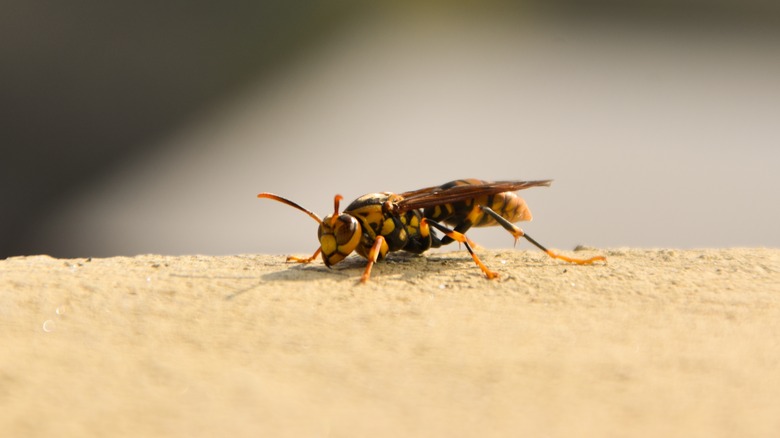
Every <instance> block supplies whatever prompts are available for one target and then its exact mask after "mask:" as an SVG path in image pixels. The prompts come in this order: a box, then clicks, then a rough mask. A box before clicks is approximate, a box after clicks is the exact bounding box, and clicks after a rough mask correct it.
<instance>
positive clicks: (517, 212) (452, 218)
mask: <svg viewBox="0 0 780 438" xmlns="http://www.w3.org/2000/svg"><path fill="white" fill-rule="evenodd" d="M483 183H484V181H480V180H476V179H462V180H457V181H452V182H449V183H447V184H444V185H443V186H442V189H446V188H449V187H454V186H460V185H477V184H483ZM479 206H487V207H490V208H491V209H492V210H493V211H495V212H496V213H498V214H499V215H501V216H502V217H503V218H504V219H506V220H508V221H509V222H520V221H530V220H531V219H532V218H533V216H532V215H531V211H530V210H529V209H528V205H527V204H526V203H525V201H524V200H523V198H521V197H519V196H517V194H515V193H514V192H503V193H498V194H495V195H481V196H476V197H474V198H472V199H466V200H463V201H458V202H452V203H448V204H443V205H437V206H435V207H431V208H427V209H425V217H427V218H429V219H433V220H435V221H438V222H444V223H446V224H448V225H453V226H456V225H460V224H463V223H470V226H475V227H489V226H493V225H496V220H495V219H493V218H492V217H491V216H490V215H488V214H485V213H483V212H482V210H481V209H480V208H479Z"/></svg>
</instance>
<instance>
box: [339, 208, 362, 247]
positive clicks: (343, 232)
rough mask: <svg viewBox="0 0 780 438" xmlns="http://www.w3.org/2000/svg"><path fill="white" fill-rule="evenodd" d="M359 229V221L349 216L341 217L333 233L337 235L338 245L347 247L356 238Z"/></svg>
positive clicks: (343, 215)
mask: <svg viewBox="0 0 780 438" xmlns="http://www.w3.org/2000/svg"><path fill="white" fill-rule="evenodd" d="M357 227H358V222H357V219H355V218H354V217H352V216H350V215H348V214H342V215H340V216H339V218H338V221H337V222H336V226H335V227H334V229H333V233H334V234H335V235H336V244H337V245H339V246H342V245H347V244H348V243H349V242H350V241H351V240H352V238H353V237H355V233H357ZM353 249H354V248H353Z"/></svg>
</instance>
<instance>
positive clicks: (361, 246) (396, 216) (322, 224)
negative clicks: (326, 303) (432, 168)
mask: <svg viewBox="0 0 780 438" xmlns="http://www.w3.org/2000/svg"><path fill="white" fill-rule="evenodd" d="M551 183H552V180H537V181H497V182H489V181H482V180H478V179H460V180H456V181H451V182H448V183H446V184H443V185H440V186H434V187H427V188H424V189H420V190H414V191H410V192H405V193H401V194H395V193H390V192H381V193H369V194H366V195H363V196H361V197H359V198H357V199H355V200H354V201H352V203H351V204H349V205H348V206H347V208H346V209H344V211H343V212H341V213H339V203H340V202H341V201H342V200H343V199H344V198H343V197H342V196H341V195H336V196H335V198H334V200H333V214H331V215H328V216H325V218H324V219H320V217H319V216H317V215H316V214H315V213H313V212H312V211H310V210H308V209H306V208H304V207H302V206H300V205H298V204H297V203H295V202H293V201H290V200H289V199H286V198H283V197H281V196H278V195H275V194H273V193H260V194H258V195H257V197H258V198H266V199H273V200H275V201H279V202H281V203H283V204H287V205H289V206H291V207H293V208H296V209H298V210H300V211H302V212H304V213H306V214H307V215H309V216H310V217H311V218H312V219H314V220H315V221H317V223H318V224H319V229H318V230H317V237H318V238H319V241H320V246H319V248H317V250H316V251H315V252H314V254H312V256H311V257H308V258H299V257H293V256H290V257H287V261H295V262H299V263H309V262H311V261H313V260H314V259H316V258H317V256H318V255H319V254H322V261H323V262H324V263H325V266H327V267H331V266H333V265H335V264H336V263H339V262H340V261H342V260H344V258H346V257H347V256H348V255H349V254H351V253H352V252H353V251H354V252H357V253H358V254H360V255H361V256H363V257H364V258H366V259H367V260H368V263H367V265H366V268H365V270H364V271H363V275H362V276H361V277H360V281H361V283H365V282H367V281H368V279H369V277H370V276H371V268H372V267H373V266H374V263H376V262H378V261H380V260H382V259H384V258H385V256H386V255H387V254H388V253H390V252H394V251H401V250H403V251H408V252H411V253H414V254H421V253H423V252H425V251H427V250H428V249H430V248H439V247H441V246H443V245H447V244H449V243H452V242H460V243H462V244H464V245H465V246H466V249H467V250H468V252H469V254H470V255H471V257H472V259H474V262H475V263H476V264H477V266H478V267H479V269H481V270H482V272H483V273H484V274H485V277H487V278H488V279H493V278H496V277H498V273H496V272H494V271H491V270H490V269H488V267H487V266H485V264H484V263H483V262H482V261H481V260H480V259H479V256H477V254H476V253H475V252H474V246H475V244H474V242H473V241H471V239H469V238H468V237H466V235H465V233H466V231H468V230H469V229H470V228H471V227H486V226H495V225H500V226H501V227H503V228H504V229H505V230H507V231H508V232H509V233H510V234H511V235H512V236H513V237H514V238H515V244H517V240H518V239H520V238H521V237H522V238H525V239H526V240H528V241H529V242H531V243H532V244H533V245H534V246H536V247H537V248H539V249H541V250H542V251H544V252H545V253H547V255H549V256H550V257H552V258H555V259H559V260H563V261H566V262H569V263H577V264H581V265H589V264H592V263H594V262H597V261H602V262H606V258H604V257H603V256H596V257H591V258H589V259H576V258H571V257H567V256H564V255H561V254H558V253H555V252H553V251H551V250H549V249H547V248H545V247H544V246H543V245H542V244H540V243H539V242H537V241H536V240H534V239H533V238H531V236H529V235H528V234H526V233H525V232H524V231H523V230H522V229H520V228H519V227H517V226H516V225H515V224H514V222H520V221H530V220H531V219H532V216H531V211H530V210H529V209H528V205H526V203H525V201H524V200H523V199H522V198H521V197H519V196H517V194H516V193H514V192H516V191H518V190H523V189H527V188H530V187H538V186H549V185H550V184H551ZM448 225H449V226H448ZM436 231H439V232H441V233H442V237H439V236H438V235H437V233H436Z"/></svg>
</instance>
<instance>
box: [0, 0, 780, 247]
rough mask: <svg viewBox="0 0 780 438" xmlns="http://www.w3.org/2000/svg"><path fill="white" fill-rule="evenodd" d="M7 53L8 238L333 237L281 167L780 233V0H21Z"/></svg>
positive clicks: (317, 188)
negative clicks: (497, 187)
mask: <svg viewBox="0 0 780 438" xmlns="http://www.w3.org/2000/svg"><path fill="white" fill-rule="evenodd" d="M0 60H2V63H1V65H0V111H1V112H2V117H0V128H1V129H0V147H2V161H1V162H0V201H1V202H2V207H1V208H2V210H1V211H0V230H1V234H0V257H7V256H11V255H21V254H39V253H45V254H51V255H54V256H60V257H87V256H111V255H132V254H139V253H164V254H188V253H199V254H231V253H256V252H262V253H288V252H293V253H309V252H311V251H313V250H314V249H315V248H316V247H317V241H316V228H317V226H316V224H315V223H314V221H312V220H311V219H310V218H308V217H307V216H305V215H303V214H301V213H300V212H297V211H295V210H293V209H291V208H289V207H287V206H284V205H281V204H278V203H274V202H272V201H268V200H258V199H256V198H255V195H256V194H257V193H258V192H261V191H271V192H275V193H278V194H280V195H283V196H287V197H289V198H291V199H293V200H295V201H297V202H299V203H301V204H302V205H304V206H307V207H308V208H310V209H313V210H314V211H316V212H318V213H319V214H321V215H324V214H327V213H329V211H330V210H331V209H332V201H333V195H334V194H336V193H340V194H342V195H344V196H345V198H346V201H347V202H349V201H350V200H351V199H353V198H355V197H357V196H359V195H361V194H364V193H368V192H374V191H394V192H402V191H406V190H412V189H416V188H420V187H424V186H429V185H436V184H440V183H444V182H446V181H449V180H452V179H457V178H465V177H477V178H483V179H540V178H552V179H554V180H555V182H554V184H553V186H552V187H551V188H537V189H531V190H529V191H526V192H524V193H522V196H523V197H524V198H526V200H527V201H528V203H529V205H530V207H531V210H532V211H533V213H534V216H535V220H534V221H533V222H531V223H528V224H524V225H523V228H524V229H525V230H526V231H527V232H528V233H529V234H530V235H532V236H534V237H535V238H536V239H537V240H539V241H541V242H543V243H546V244H548V245H549V246H551V247H555V248H559V249H571V248H572V247H574V246H575V245H577V244H586V245H591V246H597V247H616V246H635V247H675V248H690V247H727V246H769V247H778V246H780V232H778V231H777V224H778V223H780V207H778V196H777V191H778V188H780V176H778V172H777V170H776V168H777V167H778V163H780V159H779V158H780V6H778V3H777V2H774V1H760V0H750V1H738V0H722V1H697V0H681V1H660V2H659V1H628V2H617V1H614V2H612V1H579V2H574V1H572V2H567V1H546V2H540V1H526V2H521V3H512V5H511V6H510V5H509V3H503V2H495V1H492V2H491V1H488V2H465V1H464V2H422V3H420V2H411V1H409V2H390V1H380V2H373V3H371V4H370V5H367V4H364V2H357V1H339V2H332V1H331V2H328V1H318V0H298V1H247V2H242V1H225V2H218V3H216V2H202V1H192V0H190V1H186V2H184V1H169V2H156V3H151V2H150V3H148V4H146V3H139V2H125V1H115V2H98V1H73V2H29V1H20V0H11V1H3V2H2V14H0ZM471 236H472V238H473V239H474V240H476V241H477V242H478V243H480V244H481V245H483V246H486V247H511V246H512V238H511V237H510V236H509V235H508V234H506V233H505V232H504V231H503V230H501V229H487V230H475V232H473V233H471ZM521 246H522V247H527V246H528V245H525V244H522V243H521Z"/></svg>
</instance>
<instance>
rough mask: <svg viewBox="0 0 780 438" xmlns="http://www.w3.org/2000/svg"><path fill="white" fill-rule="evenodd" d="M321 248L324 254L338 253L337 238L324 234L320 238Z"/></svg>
mask: <svg viewBox="0 0 780 438" xmlns="http://www.w3.org/2000/svg"><path fill="white" fill-rule="evenodd" d="M320 247H321V248H322V253H323V254H333V253H334V252H336V236H334V235H333V234H323V235H322V236H320Z"/></svg>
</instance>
